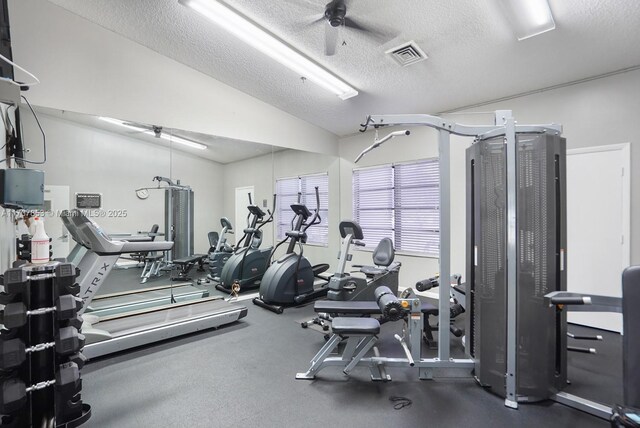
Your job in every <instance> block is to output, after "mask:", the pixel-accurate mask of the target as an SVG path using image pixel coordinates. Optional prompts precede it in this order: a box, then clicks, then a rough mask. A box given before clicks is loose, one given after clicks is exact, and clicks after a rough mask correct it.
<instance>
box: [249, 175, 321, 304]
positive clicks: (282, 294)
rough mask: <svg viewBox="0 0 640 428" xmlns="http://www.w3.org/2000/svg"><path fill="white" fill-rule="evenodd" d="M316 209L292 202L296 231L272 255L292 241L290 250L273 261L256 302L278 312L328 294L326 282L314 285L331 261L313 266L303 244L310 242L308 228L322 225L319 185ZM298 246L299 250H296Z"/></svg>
mask: <svg viewBox="0 0 640 428" xmlns="http://www.w3.org/2000/svg"><path fill="white" fill-rule="evenodd" d="M315 193H316V209H315V211H314V212H313V213H311V211H309V209H308V208H307V207H306V205H304V204H301V203H297V204H292V205H291V209H292V210H293V212H294V213H295V216H294V217H293V219H292V221H291V224H292V226H293V227H292V230H290V231H288V232H287V233H286V237H285V238H284V239H283V240H282V241H280V242H279V243H278V245H276V246H275V248H274V249H273V251H272V252H271V257H270V258H272V257H273V254H274V253H275V251H276V250H277V249H278V247H280V245H282V244H284V243H285V242H287V241H288V242H289V246H288V247H287V253H286V254H285V255H283V256H282V257H280V258H279V259H278V260H276V261H275V262H273V263H272V264H271V266H269V268H268V269H267V271H266V272H265V273H264V276H263V277H262V283H261V284H260V291H259V295H260V296H259V297H256V298H254V299H253V303H254V304H256V305H258V306H260V307H262V308H265V309H268V310H270V311H272V312H275V313H277V314H281V313H282V312H284V308H285V307H288V306H295V305H300V304H302V303H305V302H308V301H310V300H314V299H317V298H319V297H323V296H326V295H327V292H328V291H329V288H328V287H327V283H326V282H325V283H324V284H323V285H322V286H321V287H319V288H314V282H315V278H316V277H317V276H318V275H320V274H321V273H322V272H324V271H326V270H327V269H329V265H328V264H321V265H316V266H311V263H309V260H307V258H306V257H304V256H303V246H302V244H305V243H306V242H307V233H306V231H307V229H309V228H310V227H311V226H313V225H316V224H320V222H321V221H322V219H321V218H320V194H319V192H318V187H317V186H316V188H315ZM296 245H297V246H298V248H299V252H298V253H296V252H295V249H296Z"/></svg>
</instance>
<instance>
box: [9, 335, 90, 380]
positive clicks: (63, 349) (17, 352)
mask: <svg viewBox="0 0 640 428" xmlns="http://www.w3.org/2000/svg"><path fill="white" fill-rule="evenodd" d="M84 341H85V338H84V335H82V334H80V333H78V330H76V329H75V328H74V327H65V328H61V329H60V333H59V334H58V336H56V340H55V342H48V343H39V344H37V345H34V346H31V347H29V348H27V347H25V345H24V342H23V341H22V340H20V339H11V340H3V341H0V369H2V370H9V369H12V368H15V367H18V366H19V365H21V364H22V363H24V361H25V360H26V358H27V354H29V353H32V352H40V351H44V350H45V349H49V348H53V347H55V348H56V352H57V353H58V354H60V355H70V354H74V353H77V352H78V351H80V350H81V349H82V347H83V346H84Z"/></svg>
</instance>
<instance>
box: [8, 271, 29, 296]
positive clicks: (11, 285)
mask: <svg viewBox="0 0 640 428" xmlns="http://www.w3.org/2000/svg"><path fill="white" fill-rule="evenodd" d="M26 283H27V271H26V270H24V269H16V268H14V269H9V270H7V271H6V272H5V273H4V279H3V285H4V291H5V292H6V293H9V294H15V293H22V291H23V290H24V286H25V284H26Z"/></svg>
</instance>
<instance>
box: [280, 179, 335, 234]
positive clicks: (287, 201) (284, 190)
mask: <svg viewBox="0 0 640 428" xmlns="http://www.w3.org/2000/svg"><path fill="white" fill-rule="evenodd" d="M316 186H317V187H318V192H319V194H320V213H319V214H320V218H321V219H322V222H321V223H320V224H317V225H315V226H311V227H310V228H309V229H307V243H308V244H318V245H325V246H326V245H328V243H329V176H328V175H327V174H326V173H324V174H314V175H303V176H300V177H292V178H281V179H278V180H276V195H277V198H276V210H277V211H276V212H277V222H278V223H277V227H276V229H277V239H278V240H282V239H284V238H285V233H286V232H287V231H288V230H291V228H292V224H291V222H292V221H293V216H294V213H293V211H291V204H295V203H297V202H298V193H300V203H302V204H304V205H306V206H307V208H309V211H311V212H312V213H313V212H314V211H315V209H316V194H315V187H316Z"/></svg>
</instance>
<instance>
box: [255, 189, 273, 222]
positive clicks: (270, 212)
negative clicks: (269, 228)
mask: <svg viewBox="0 0 640 428" xmlns="http://www.w3.org/2000/svg"><path fill="white" fill-rule="evenodd" d="M272 208H273V211H271V210H270V209H269V208H267V214H269V217H267V219H266V220H264V221H261V222H260V226H258V229H260V228H261V227H262V226H264V225H265V224H267V223H271V222H272V221H273V215H274V214H275V211H276V194H275V193H274V194H273V205H272Z"/></svg>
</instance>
